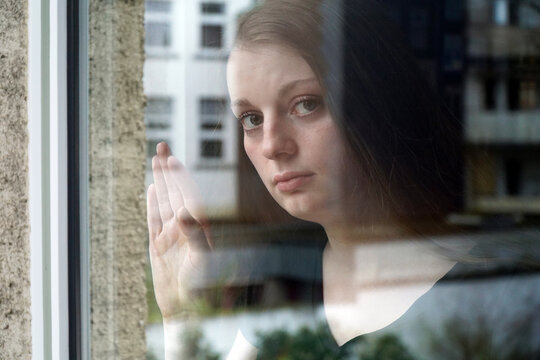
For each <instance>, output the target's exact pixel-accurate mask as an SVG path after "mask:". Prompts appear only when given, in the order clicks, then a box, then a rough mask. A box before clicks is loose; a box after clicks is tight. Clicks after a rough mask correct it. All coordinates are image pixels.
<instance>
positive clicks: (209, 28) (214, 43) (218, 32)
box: [201, 25, 223, 49]
mask: <svg viewBox="0 0 540 360" xmlns="http://www.w3.org/2000/svg"><path fill="white" fill-rule="evenodd" d="M201 30H202V31H201V32H202V35H201V46H202V47H203V48H213V49H221V47H222V46H223V26H221V25H203V26H202V29H201Z"/></svg>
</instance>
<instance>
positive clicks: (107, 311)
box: [88, 0, 147, 360]
mask: <svg viewBox="0 0 540 360" xmlns="http://www.w3.org/2000/svg"><path fill="white" fill-rule="evenodd" d="M89 11H90V13H89V45H88V46H89V49H88V51H89V176H90V179H89V199H90V204H89V214H90V219H89V220H90V232H89V233H90V249H91V257H90V266H91V269H90V273H91V280H90V286H91V351H92V358H93V359H96V360H98V359H99V360H101V359H144V358H145V352H146V342H145V320H146V298H145V294H146V287H145V281H144V280H145V272H144V269H145V265H146V259H147V257H146V252H147V247H146V239H147V230H146V206H145V188H144V174H145V159H146V155H145V154H146V153H145V144H146V143H145V130H144V92H143V83H142V75H143V63H144V1H143V0H90V1H89Z"/></svg>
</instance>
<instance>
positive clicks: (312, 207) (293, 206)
mask: <svg viewBox="0 0 540 360" xmlns="http://www.w3.org/2000/svg"><path fill="white" fill-rule="evenodd" d="M298 195H300V194H298ZM278 203H279V204H280V205H281V207H283V208H284V209H285V211H287V212H288V213H289V214H290V215H291V216H294V217H295V218H298V219H300V220H305V221H311V222H316V223H321V222H322V221H323V220H324V219H323V218H324V216H323V215H322V214H321V210H323V209H324V205H323V204H321V203H320V202H318V201H316V199H314V198H313V197H309V198H307V197H304V196H302V195H300V196H297V197H294V196H291V197H289V198H287V199H281V201H278Z"/></svg>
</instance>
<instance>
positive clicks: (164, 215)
mask: <svg viewBox="0 0 540 360" xmlns="http://www.w3.org/2000/svg"><path fill="white" fill-rule="evenodd" d="M152 171H153V174H154V183H155V189H156V197H157V200H158V206H159V214H160V216H161V222H162V223H165V222H167V221H168V220H170V219H172V218H173V216H174V212H173V210H172V208H171V203H170V201H169V191H168V189H167V183H166V182H165V178H164V176H163V171H162V169H161V165H160V163H159V159H158V157H157V156H154V157H153V158H152Z"/></svg>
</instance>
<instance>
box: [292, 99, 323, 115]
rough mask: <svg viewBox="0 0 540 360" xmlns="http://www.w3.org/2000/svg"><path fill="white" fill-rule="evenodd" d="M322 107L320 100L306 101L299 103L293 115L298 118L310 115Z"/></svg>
mask: <svg viewBox="0 0 540 360" xmlns="http://www.w3.org/2000/svg"><path fill="white" fill-rule="evenodd" d="M320 105H321V102H320V100H318V99H305V100H302V101H300V102H298V103H297V104H296V105H295V106H294V108H293V111H292V112H293V114H294V115H298V116H303V115H308V114H310V113H312V112H314V111H315V110H317V109H318V108H319V106H320Z"/></svg>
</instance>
